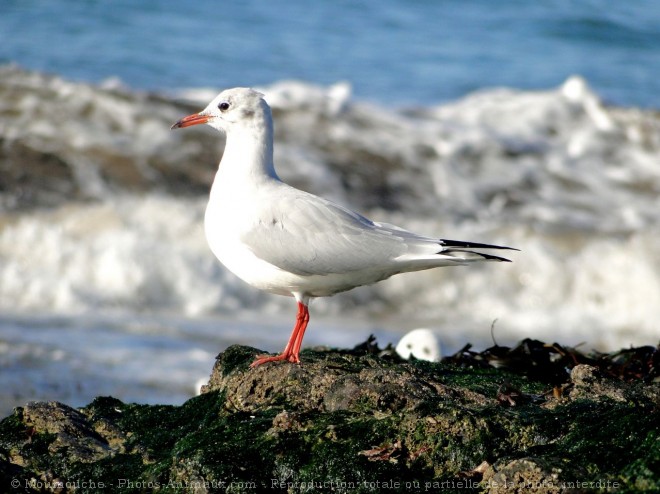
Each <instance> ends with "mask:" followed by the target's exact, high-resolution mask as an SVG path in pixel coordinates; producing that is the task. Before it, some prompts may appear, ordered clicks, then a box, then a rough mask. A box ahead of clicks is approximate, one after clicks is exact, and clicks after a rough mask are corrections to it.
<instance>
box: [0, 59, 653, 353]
mask: <svg viewBox="0 0 660 494" xmlns="http://www.w3.org/2000/svg"><path fill="white" fill-rule="evenodd" d="M261 90H262V91H263V92H264V93H265V94H266V98H267V99H268V101H269V102H270V103H271V105H272V106H273V109H274V116H275V125H276V151H275V159H276V164H277V166H278V171H279V173H280V175H281V176H282V178H283V179H284V180H285V181H287V182H289V183H291V184H292V185H295V186H297V187H300V188H303V189H306V190H309V191H310V192H313V193H316V194H320V195H323V196H325V197H328V198H331V199H334V200H336V201H339V202H341V203H343V204H346V205H348V206H350V207H351V208H353V209H357V210H359V211H360V212H362V213H364V214H366V215H369V216H371V217H373V218H374V219H377V220H385V221H388V222H391V223H395V224H400V225H401V226H404V227H407V228H410V229H414V230H419V231H421V232H423V233H427V234H430V235H438V236H444V237H447V238H464V239H466V240H475V241H484V242H492V243H501V244H508V245H511V246H513V247H517V248H520V249H521V251H522V252H521V253H519V254H516V255H515V259H514V263H513V264H511V265H506V266H504V265H487V266H479V267H476V268H470V269H465V268H455V269H451V270H434V271H431V272H425V273H415V274H413V275H402V276H397V277H394V278H393V279H391V280H389V281H387V282H384V283H380V284H378V285H375V286H373V287H367V288H360V289H357V290H354V291H352V292H348V293H346V294H341V295H338V296H337V297H335V298H334V299H333V300H318V301H316V302H315V312H318V313H319V314H326V315H332V314H337V315H338V314H342V315H344V316H346V315H349V314H356V315H368V316H370V317H375V316H381V317H384V316H388V315H394V314H398V315H399V317H401V318H407V319H409V320H410V321H413V320H419V319H424V320H425V321H427V322H428V320H433V321H438V322H443V321H444V323H446V324H448V325H450V326H451V325H456V327H459V328H463V327H465V326H470V325H478V326H480V327H487V326H489V324H490V322H491V321H492V320H493V319H495V318H499V321H500V323H499V324H500V326H501V327H503V328H508V329H502V331H510V332H511V333H512V334H516V335H524V334H529V331H530V330H532V329H533V330H536V331H539V332H545V335H547V334H550V335H551V336H550V338H547V337H546V339H552V335H553V334H554V335H564V336H566V337H567V338H574V337H578V336H579V337H581V338H584V337H585V335H586V337H588V338H589V340H590V342H591V341H594V342H600V343H599V344H601V345H605V346H610V345H611V344H612V343H613V342H616V344H620V343H621V342H624V343H626V344H627V343H633V342H640V340H645V341H644V342H646V343H648V342H649V341H648V339H649V338H651V339H654V338H655V339H657V338H658V335H659V331H658V329H657V316H658V312H657V300H660V282H659V281H658V280H660V263H659V262H658V256H657V252H660V240H659V239H660V236H659V235H658V226H657V225H658V224H660V222H659V221H658V220H659V219H660V218H659V215H660V207H659V206H660V204H659V202H660V199H659V198H660V194H658V192H659V191H660V166H659V163H660V118H659V115H658V114H657V113H656V112H653V111H646V110H639V109H634V108H619V107H610V106H606V105H604V104H603V103H602V102H601V101H600V99H599V98H598V95H596V94H595V93H594V92H593V91H592V90H591V89H590V88H589V86H588V84H587V83H586V81H584V80H582V79H581V78H579V77H573V78H571V79H569V80H567V81H566V82H565V83H564V84H562V85H561V86H560V87H558V88H555V89H551V90H547V91H520V90H515V89H510V88H493V89H489V90H483V91H480V92H477V93H473V94H470V95H467V96H466V97H465V98H463V99H461V100H458V101H455V102H452V103H448V104H444V105H441V106H433V107H406V108H400V107H397V108H394V107H392V108H389V107H383V106H379V105H375V104H370V103H367V102H363V101H356V100H354V99H353V98H352V97H351V93H350V86H348V85H347V84H346V83H338V84H336V85H334V86H329V87H319V86H314V85H310V84H306V83H303V82H300V81H282V82H279V83H276V84H273V85H272V86H268V87H264V88H261ZM214 93H215V90H212V89H210V90H203V89H195V90H190V91H185V92H182V93H179V94H176V95H163V94H151V93H142V92H132V91H130V90H129V89H126V88H123V87H122V86H121V85H118V84H116V83H115V82H109V83H108V84H106V85H105V86H104V85H100V86H93V85H88V84H82V83H73V82H69V81H66V80H63V79H61V78H59V77H57V76H52V75H45V74H39V73H35V72H27V71H24V70H21V69H20V68H18V67H15V66H5V67H2V68H0V141H1V143H2V145H1V146H0V153H1V155H0V163H2V167H3V174H2V178H0V205H1V207H2V210H3V211H4V212H3V213H2V216H0V283H1V284H0V308H2V309H3V310H12V311H26V312H28V311H35V310H44V311H48V310H50V311H63V312H77V311H98V310H117V309H123V310H127V311H137V312H140V311H152V312H159V311H169V312H180V313H183V314H187V315H191V316H195V315H203V314H217V313H222V314H229V313H239V312H241V311H246V310H249V308H258V310H259V311H262V312H265V313H279V312H286V313H288V312H289V311H290V310H291V301H290V300H287V299H284V298H281V297H274V296H269V295H265V294H260V293H258V292H256V291H255V290H253V289H252V288H250V287H247V286H245V285H244V284H243V283H242V282H241V281H239V280H237V279H236V278H234V277H233V276H232V275H231V274H229V273H228V272H226V271H225V270H224V268H222V267H221V266H220V265H218V264H217V262H216V261H215V259H214V258H213V256H212V255H211V254H210V253H209V251H208V249H207V247H206V244H205V240H204V238H203V232H202V226H201V225H202V217H203V211H204V205H205V201H206V194H207V192H208V187H209V186H210V183H211V181H212V179H213V174H214V171H215V169H216V167H217V163H218V161H219V158H220V154H221V152H222V141H221V139H219V138H218V136H217V134H216V133H214V132H213V131H211V130H210V129H208V130H199V131H191V132H186V133H173V132H170V131H169V125H170V124H171V123H173V122H174V121H176V120H177V119H178V118H180V117H181V116H183V115H186V114H188V113H191V112H193V111H196V110H199V109H201V108H202V106H203V105H204V104H205V103H206V100H207V99H208V97H209V95H213V94H214ZM578 327H579V328H583V329H582V331H578V330H577V329H576V328H578ZM594 328H598V329H599V331H600V332H601V333H600V334H593V335H592V336H590V333H589V332H590V331H592V330H594ZM541 336H542V335H541V334H539V335H538V337H541ZM651 342H653V341H651Z"/></svg>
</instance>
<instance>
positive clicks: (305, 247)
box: [241, 191, 441, 276]
mask: <svg viewBox="0 0 660 494" xmlns="http://www.w3.org/2000/svg"><path fill="white" fill-rule="evenodd" d="M297 192H300V191H297ZM273 199H274V200H273V201H272V202H271V203H270V205H269V207H268V208H267V209H266V208H264V210H262V211H261V212H260V213H259V215H258V216H259V220H258V221H257V222H256V223H255V224H253V225H252V227H251V229H250V230H249V231H247V232H246V233H244V234H243V236H242V237H241V240H242V241H243V242H244V243H245V244H246V245H248V246H249V247H250V249H251V250H252V252H253V253H254V254H255V255H256V256H257V257H259V258H260V259H263V260H264V261H266V262H268V263H270V264H273V265H274V266H277V267H279V268H280V269H283V270H285V271H289V272H291V273H295V274H299V275H303V276H306V275H315V274H316V275H322V274H330V273H345V272H351V271H359V270H363V269H369V268H373V267H376V266H381V267H385V266H387V265H388V264H389V263H393V260H394V259H396V258H397V257H399V256H402V255H404V254H406V253H408V252H409V250H410V248H411V246H410V245H408V242H407V240H409V239H406V236H409V237H410V238H416V239H419V241H421V242H423V243H426V244H428V245H429V246H431V245H434V247H429V250H433V249H435V252H438V251H439V250H441V248H439V246H438V243H437V241H435V240H433V239H426V238H425V237H418V236H416V235H414V234H412V233H410V232H406V231H405V230H398V229H395V228H389V226H385V225H380V224H378V223H374V222H372V221H370V220H369V219H367V218H365V217H363V216H361V215H359V214H357V213H354V212H353V211H350V210H348V209H345V208H343V207H341V206H339V205H337V204H334V203H332V202H330V201H326V200H324V199H321V198H319V197H316V196H312V195H309V194H306V193H298V194H293V195H291V196H290V195H288V194H287V195H285V196H284V197H280V198H273Z"/></svg>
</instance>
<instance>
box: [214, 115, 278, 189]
mask: <svg viewBox="0 0 660 494" xmlns="http://www.w3.org/2000/svg"><path fill="white" fill-rule="evenodd" d="M264 117H265V118H263V119H258V120H255V121H251V122H249V123H246V125H242V124H241V125H240V126H235V127H234V128H232V129H231V130H230V131H229V132H227V143H226V145H225V151H224V154H223V155H222V160H221V161H220V166H219V168H218V172H217V174H216V178H215V181H214V184H213V188H214V189H215V188H217V186H220V187H221V188H224V187H222V186H223V184H224V185H225V186H226V187H232V188H236V187H252V186H258V185H259V184H260V183H263V182H264V181H270V180H273V179H275V180H279V178H278V176H277V173H276V172H275V167H274V164H273V121H272V118H271V117H270V115H269V114H266V115H264Z"/></svg>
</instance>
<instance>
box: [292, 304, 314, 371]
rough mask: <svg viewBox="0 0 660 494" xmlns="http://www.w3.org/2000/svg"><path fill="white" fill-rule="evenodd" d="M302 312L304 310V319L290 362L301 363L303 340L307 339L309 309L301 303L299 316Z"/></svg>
mask: <svg viewBox="0 0 660 494" xmlns="http://www.w3.org/2000/svg"><path fill="white" fill-rule="evenodd" d="M300 306H302V307H300ZM301 310H302V316H303V318H302V321H301V323H300V327H299V328H298V333H297V335H296V341H295V342H294V343H293V348H292V355H291V357H289V361H290V362H295V363H300V347H301V345H302V341H303V338H304V337H305V330H306V329H307V323H309V307H307V306H306V305H305V304H302V303H300V302H299V307H298V313H299V314H300V312H301ZM292 359H293V360H292Z"/></svg>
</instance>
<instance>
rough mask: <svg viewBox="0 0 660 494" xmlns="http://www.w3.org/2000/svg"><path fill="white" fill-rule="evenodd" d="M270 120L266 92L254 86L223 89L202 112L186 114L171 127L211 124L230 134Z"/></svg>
mask: <svg viewBox="0 0 660 494" xmlns="http://www.w3.org/2000/svg"><path fill="white" fill-rule="evenodd" d="M270 121H271V113H270V107H269V106H268V103H266V101H265V100H264V97H263V94H261V93H260V92H258V91H255V90H254V89H250V88H245V87H237V88H233V89H226V90H225V91H223V92H221V93H220V94H218V95H217V96H216V97H215V98H214V99H213V101H211V102H210V103H209V104H208V106H207V107H206V108H204V109H203V110H202V111H201V112H199V113H193V114H192V115H188V116H187V117H183V118H182V119H181V120H179V121H178V122H176V123H175V124H174V125H172V127H171V128H172V129H179V128H181V127H190V126H191V125H199V124H208V125H210V126H211V127H213V128H214V129H217V130H219V131H222V132H226V133H229V132H231V131H232V130H233V129H235V128H254V127H261V126H264V125H266V126H269V123H270Z"/></svg>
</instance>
